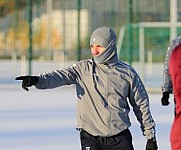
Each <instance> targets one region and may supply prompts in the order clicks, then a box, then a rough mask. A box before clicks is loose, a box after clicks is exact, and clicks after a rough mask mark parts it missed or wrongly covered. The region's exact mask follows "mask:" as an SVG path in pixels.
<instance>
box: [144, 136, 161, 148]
mask: <svg viewBox="0 0 181 150" xmlns="http://www.w3.org/2000/svg"><path fill="white" fill-rule="evenodd" d="M157 149H158V146H157V142H156V139H154V138H152V139H149V140H148V141H147V143H146V150H157Z"/></svg>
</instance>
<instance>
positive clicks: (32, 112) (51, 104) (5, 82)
mask: <svg viewBox="0 0 181 150" xmlns="http://www.w3.org/2000/svg"><path fill="white" fill-rule="evenodd" d="M7 64H8V65H7ZM13 66H14V67H13ZM48 66H49V67H47V66H46V65H40V66H38V65H36V67H35V68H36V70H35V71H34V73H41V72H43V71H45V70H46V71H51V70H54V69H57V68H58V65H52V66H51V64H50V65H48ZM18 67H19V68H20V66H19V64H16V63H12V62H10V63H7V62H1V63H0V68H1V69H0V150H64V149H66V150H72V149H74V150H79V149H80V141H79V132H78V131H76V129H75V127H76V95H75V89H74V86H64V87H60V88H57V89H53V90H37V89H35V88H31V89H30V91H29V92H27V91H24V90H23V89H22V88H21V85H20V82H19V81H14V78H15V77H16V76H18V75H20V74H22V73H21V72H20V70H18V69H17V68H18ZM15 68H16V69H15ZM50 69H51V70H50ZM149 96H150V104H151V111H152V114H153V117H154V120H155V122H156V131H157V133H156V134H157V141H158V146H159V150H170V141H169V134H170V128H171V124H172V121H173V102H171V103H170V105H169V106H168V107H163V106H161V104H160V98H161V93H159V92H158V93H149ZM170 99H171V100H173V97H172V96H171V98H170ZM130 117H131V121H132V126H131V128H130V130H131V132H132V136H133V144H134V147H135V150H144V149H145V144H146V138H145V137H144V136H143V135H142V132H141V130H140V125H139V123H138V122H137V120H136V119H135V116H134V114H133V112H132V110H131V112H130Z"/></svg>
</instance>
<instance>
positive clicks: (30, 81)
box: [15, 76, 39, 91]
mask: <svg viewBox="0 0 181 150" xmlns="http://www.w3.org/2000/svg"><path fill="white" fill-rule="evenodd" d="M15 80H23V81H22V88H23V89H25V90H26V91H29V89H28V87H31V86H32V85H36V84H37V83H38V80H39V78H38V77H37V76H20V77H16V78H15Z"/></svg>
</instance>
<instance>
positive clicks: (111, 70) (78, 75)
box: [16, 27, 157, 150]
mask: <svg viewBox="0 0 181 150" xmlns="http://www.w3.org/2000/svg"><path fill="white" fill-rule="evenodd" d="M90 47H91V52H92V55H93V59H88V60H83V61H80V62H77V63H75V64H73V65H71V66H70V67H68V68H64V69H62V70H56V71H52V72H50V73H44V74H40V75H38V76H20V77H17V78H16V80H23V81H22V87H23V88H24V89H25V90H28V87H31V86H32V85H34V86H35V87H36V88H37V89H50V88H56V87H60V86H63V85H70V84H75V86H76V92H77V103H78V104H77V107H78V108H77V129H78V130H79V131H80V140H81V146H82V150H116V149H119V150H133V149H134V148H133V144H132V135H131V133H130V131H129V127H130V126H131V122H130V118H129V111H130V107H129V105H131V106H132V107H133V111H134V113H135V115H136V117H137V120H138V121H139V123H140V125H141V130H142V131H143V135H144V136H146V138H147V144H146V150H157V142H156V136H155V122H154V121H153V118H152V115H151V112H150V106H149V97H148V95H147V92H146V90H145V87H144V85H143V83H142V81H141V79H140V78H139V76H138V74H137V73H136V71H135V70H134V69H133V68H132V67H131V66H129V65H127V64H125V63H123V62H121V61H119V60H118V56H117V51H116V34H115V33H114V31H113V30H112V29H111V28H109V27H99V28H97V29H96V30H95V31H94V32H93V33H92V35H91V38H90Z"/></svg>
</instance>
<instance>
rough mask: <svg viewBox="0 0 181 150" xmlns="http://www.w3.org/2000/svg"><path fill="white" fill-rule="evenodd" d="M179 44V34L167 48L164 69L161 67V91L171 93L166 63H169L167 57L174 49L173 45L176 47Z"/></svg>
mask: <svg viewBox="0 0 181 150" xmlns="http://www.w3.org/2000/svg"><path fill="white" fill-rule="evenodd" d="M180 44H181V36H179V37H177V38H175V39H173V40H172V42H171V44H170V45H169V47H168V49H167V53H166V56H165V62H164V69H163V83H162V85H161V88H162V91H163V92H165V91H167V92H170V93H173V86H172V81H171V76H170V74H169V68H168V65H169V59H170V55H171V53H172V51H173V50H174V49H175V47H177V46H178V45H180Z"/></svg>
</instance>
